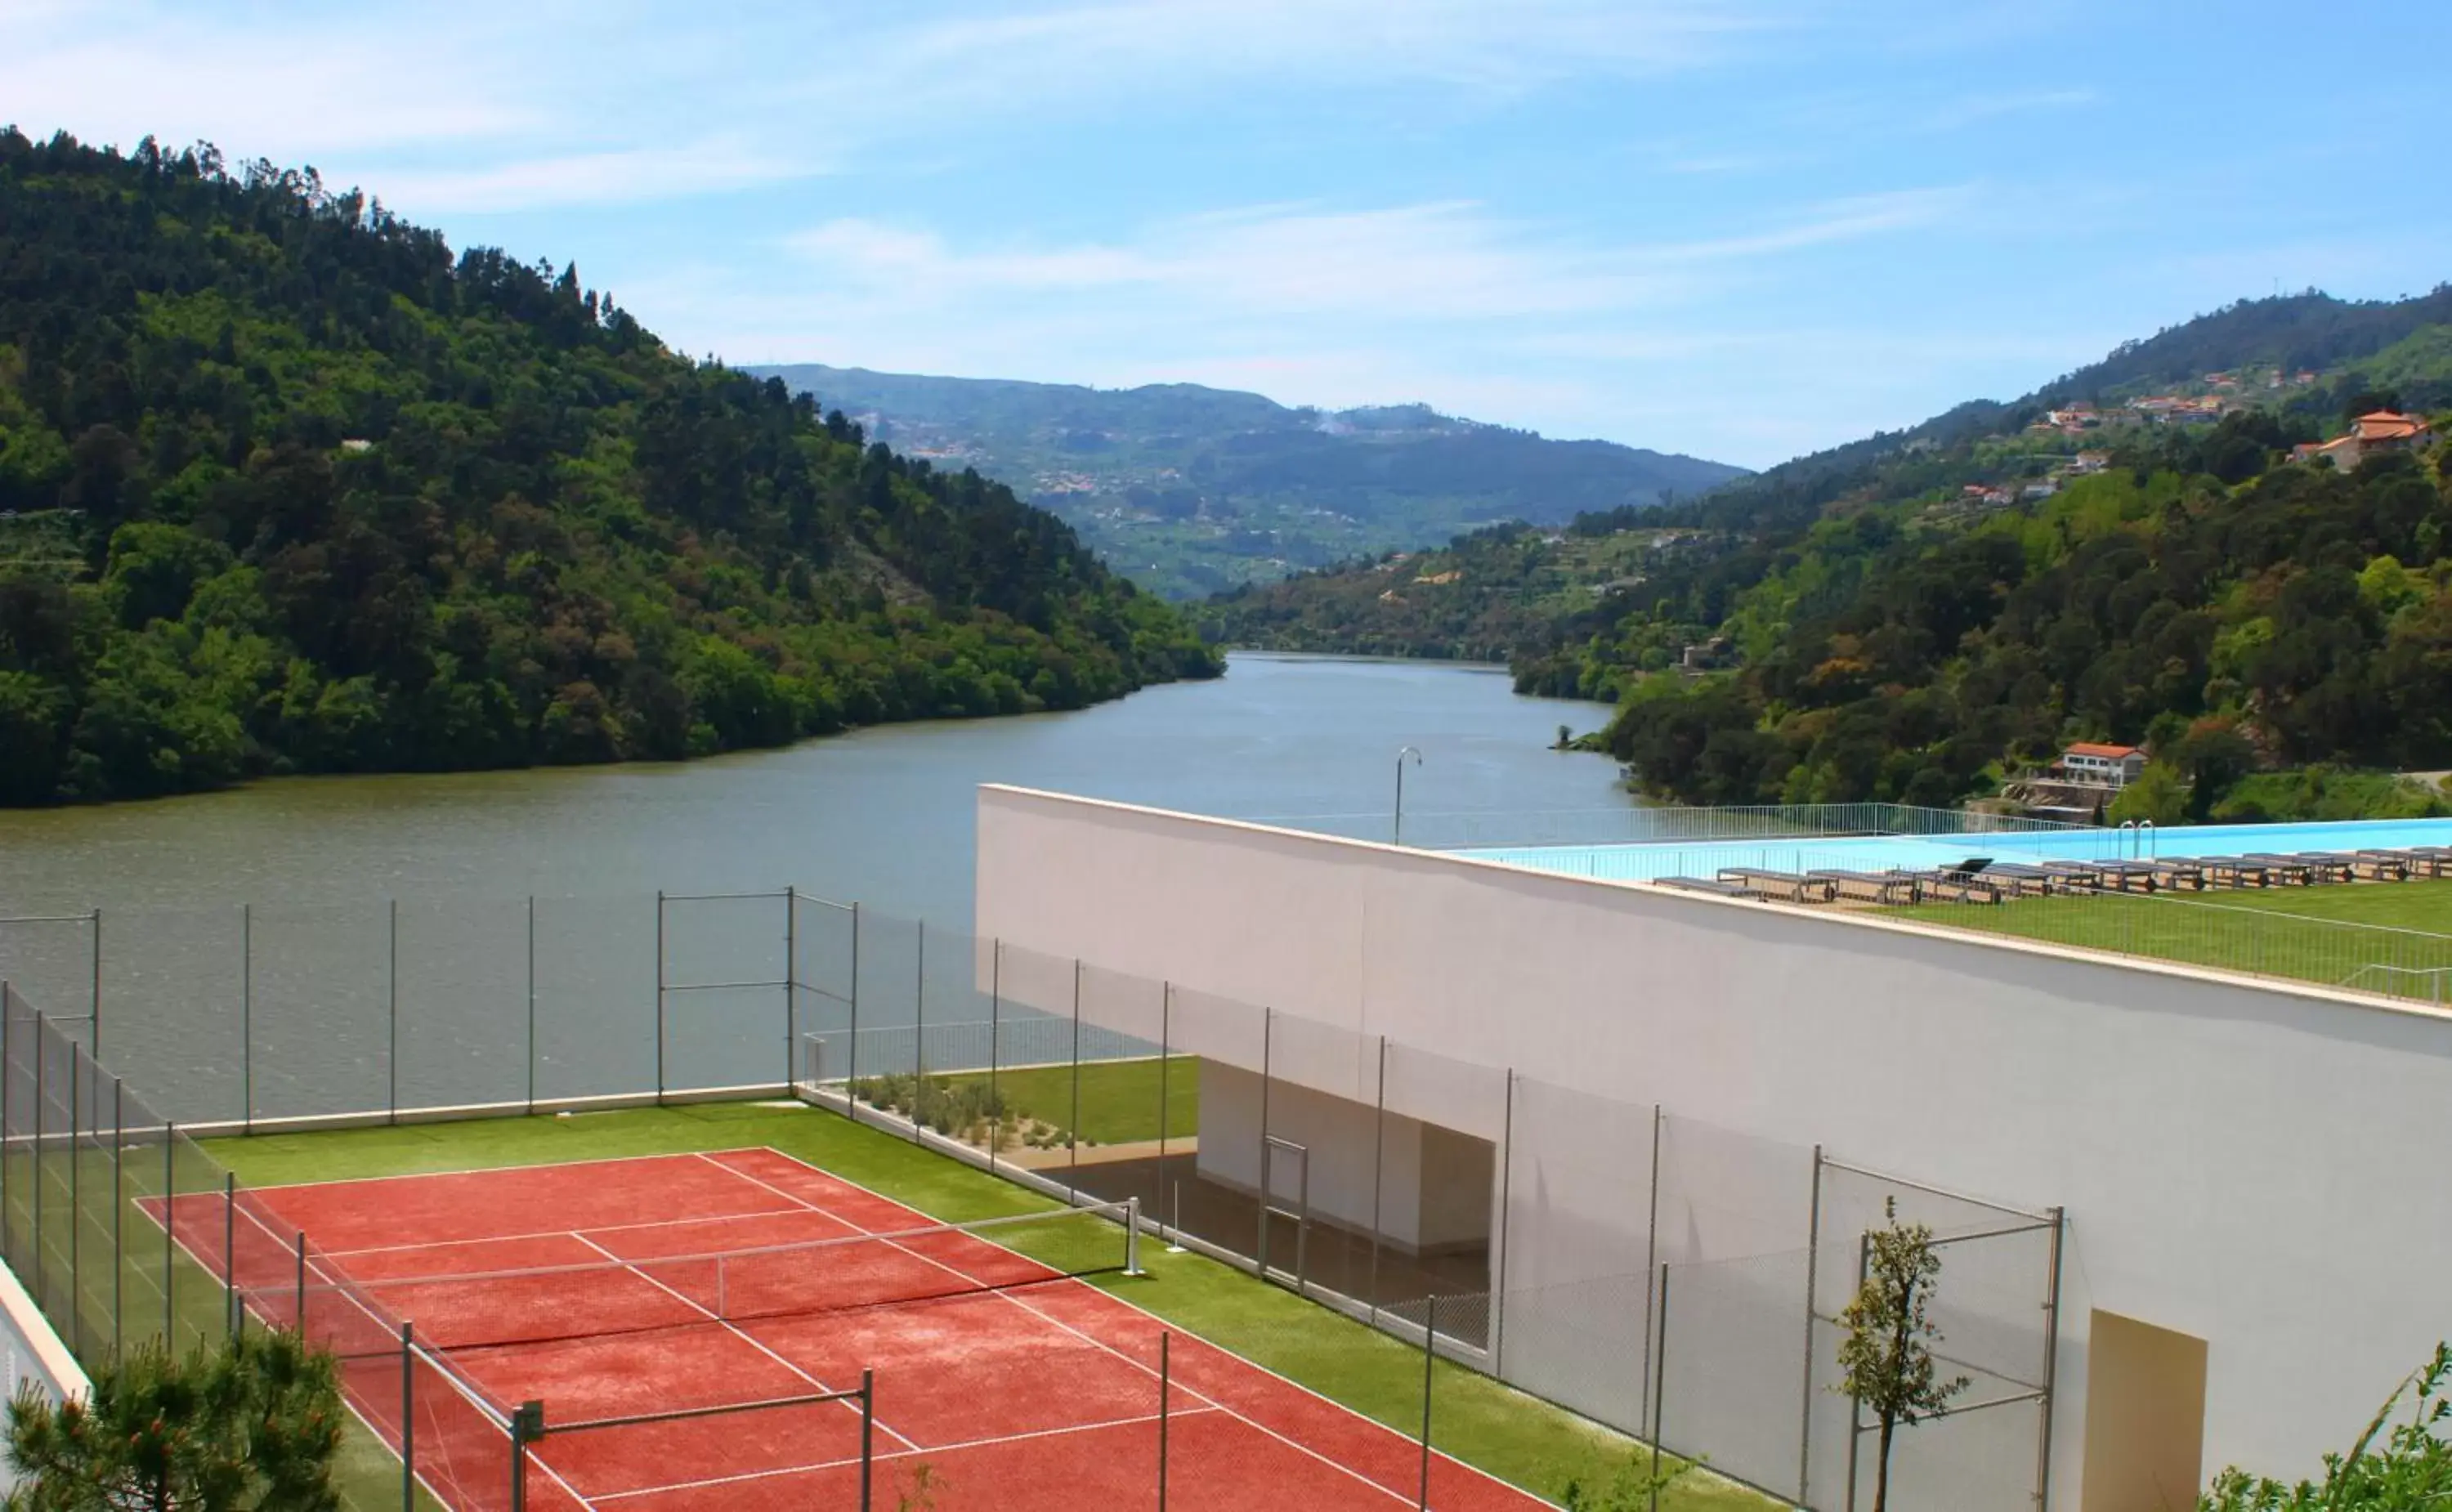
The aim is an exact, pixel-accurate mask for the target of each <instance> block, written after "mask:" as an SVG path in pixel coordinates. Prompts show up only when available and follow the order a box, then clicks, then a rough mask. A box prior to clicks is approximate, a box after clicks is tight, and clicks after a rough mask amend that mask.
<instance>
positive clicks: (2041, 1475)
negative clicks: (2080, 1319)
mask: <svg viewBox="0 0 2452 1512" xmlns="http://www.w3.org/2000/svg"><path fill="white" fill-rule="evenodd" d="M2051 1214H2052V1252H2051V1267H2052V1273H2051V1280H2050V1283H2049V1286H2048V1288H2047V1291H2046V1293H2045V1300H2044V1408H2043V1412H2042V1414H2041V1416H2042V1419H2043V1421H2042V1422H2041V1423H2040V1424H2037V1425H2036V1430H2035V1441H2036V1442H2035V1509H2036V1512H2047V1509H2048V1508H2049V1507H2050V1506H2051V1504H2052V1404H2053V1402H2054V1401H2055V1400H2056V1399H2057V1398H2058V1397H2059V1395H2060V1365H2061V1230H2062V1229H2063V1228H2065V1227H2067V1223H2068V1218H2067V1212H2066V1209H2065V1208H2057V1207H2056V1208H2052V1209H2051Z"/></svg>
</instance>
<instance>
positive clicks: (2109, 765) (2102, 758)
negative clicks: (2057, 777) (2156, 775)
mask: <svg viewBox="0 0 2452 1512" xmlns="http://www.w3.org/2000/svg"><path fill="white" fill-rule="evenodd" d="M2061 771H2062V772H2063V773H2065V774H2066V775H2067V776H2068V779H2069V780H2070V781H2072V782H2100V783H2102V784H2104V785H2105V786H2106V787H2113V788H2125V787H2126V786H2128V784H2130V783H2131V782H2134V781H2136V780H2137V778H2138V777H2139V776H2141V775H2142V774H2143V773H2144V772H2145V752H2143V751H2140V750H2138V749H2137V748H2136V747H2135V746H2133V745H2096V744H2094V743H2093V742H2091V741H2086V740H2081V741H2079V742H2078V743H2077V744H2075V745H2073V746H2070V747H2069V748H2068V749H2067V750H2066V751H2064V752H2062V753H2061Z"/></svg>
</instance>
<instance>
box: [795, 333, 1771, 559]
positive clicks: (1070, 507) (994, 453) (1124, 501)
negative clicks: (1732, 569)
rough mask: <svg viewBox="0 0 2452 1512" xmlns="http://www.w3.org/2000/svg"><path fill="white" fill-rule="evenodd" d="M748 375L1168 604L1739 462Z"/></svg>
mask: <svg viewBox="0 0 2452 1512" xmlns="http://www.w3.org/2000/svg"><path fill="white" fill-rule="evenodd" d="M760 371H761V372H765V373H770V374H772V375H774V376H777V377H780V378H781V379H782V380H783V381H784V382H785V383H788V384H790V385H791V386H792V388H793V389H794V390H795V391H806V392H811V393H814V394H816V395H817V396H818V398H819V399H820V400H821V402H822V403H826V404H827V405H829V406H836V405H840V407H842V408H843V409H844V410H845V411H847V412H848V413H850V414H852V415H854V416H866V417H869V418H870V419H871V420H872V422H874V423H875V424H877V425H879V426H880V427H882V434H883V435H884V436H885V437H886V438H887V439H889V440H892V441H893V442H895V443H896V444H897V445H900V446H903V447H906V448H910V449H915V450H918V451H920V452H922V453H924V454H927V455H931V456H937V457H939V458H941V459H943V460H944V461H946V462H948V463H959V464H968V465H975V466H977V467H978V468H979V470H980V471H982V472H984V473H986V474H988V475H989V476H990V477H993V478H998V479H1001V480H1003V481H1006V482H1009V483H1011V484H1013V486H1014V487H1015V488H1017V489H1018V490H1020V491H1021V493H1022V494H1023V495H1024V497H1026V498H1029V499H1030V500H1032V501H1034V502H1036V503H1038V504H1039V505H1041V506H1042V507H1044V508H1047V509H1051V510H1054V511H1055V512H1056V513H1057V514H1058V515H1060V516H1061V517H1063V518H1064V519H1065V520H1067V521H1069V522H1070V523H1071V524H1072V525H1073V526H1074V527H1075V528H1076V529H1078V530H1079V531H1080V532H1081V533H1082V538H1083V539H1084V540H1087V541H1088V542H1089V543H1090V545H1091V546H1092V547H1094V548H1095V549H1097V551H1098V552H1099V554H1100V555H1101V556H1102V557H1104V558H1105V559H1106V560H1107V561H1108V562H1109V563H1111V564H1112V565H1113V566H1114V567H1115V568H1116V569H1117V571H1119V572H1122V573H1125V574H1127V575H1129V576H1131V577H1133V578H1135V579H1138V580H1139V581H1140V582H1141V583H1142V584H1143V585H1144V586H1146V587H1149V588H1152V589H1155V590H1156V591H1157V592H1159V593H1161V594H1165V595H1167V596H1169V597H1184V596H1190V595H1196V594H1204V593H1210V592H1213V591H1216V590H1219V589H1225V588H1229V587H1232V586H1234V585H1236V584H1240V583H1245V582H1268V581H1274V580H1275V579H1279V578H1282V577H1284V576H1285V575H1286V574H1287V573H1289V572H1294V571H1301V570H1304V569H1307V568H1315V567H1321V566H1326V565H1328V564H1329V563H1332V562H1335V561H1339V560H1344V559H1347V558H1350V557H1354V556H1355V555H1357V554H1359V555H1371V554H1375V553H1379V552H1384V551H1392V550H1407V549H1414V548H1418V547H1422V546H1428V545H1433V544H1435V543H1436V542H1438V541H1442V540H1447V539H1449V538H1450V537H1452V536H1453V535H1455V534H1456V533H1457V532H1459V531H1464V530H1469V529H1472V528H1473V527H1475V526H1478V525H1486V524H1491V523H1493V522H1497V521H1506V520H1529V521H1531V522H1532V523H1534V524H1564V523H1566V522H1567V521H1568V520H1572V519H1573V518H1574V517H1575V516H1576V515H1578V514H1584V513H1591V512H1594V511H1600V510H1610V509H1617V508H1622V507H1632V508H1650V507H1651V506H1652V505H1654V504H1658V503H1660V502H1662V501H1665V500H1667V499H1669V498H1671V497H1672V496H1674V497H1684V496H1689V495H1692V494H1697V493H1700V492H1702V491H1703V490H1704V489H1707V488H1710V487H1711V486H1712V485H1714V484H1717V483H1721V482H1725V481H1728V480H1729V479H1730V478H1734V477H1737V476H1740V474H1741V472H1742V469H1739V468H1735V467H1730V466H1727V465H1724V464H1722V463H1719V462H1711V461H1701V460H1699V459H1697V458H1693V457H1683V456H1667V455H1663V454H1662V453H1659V452H1656V451H1648V450H1643V449H1641V448H1637V447H1632V446H1621V445H1618V444H1616V443H1614V442H1601V441H1553V440H1551V439H1549V438H1547V437H1543V436H1538V435H1535V434H1533V433H1532V432H1530V431H1523V430H1513V429H1511V428H1509V427H1507V426H1503V425H1487V424H1482V423H1480V422H1475V421H1470V420H1460V419H1457V418H1456V417H1453V416H1450V415H1442V414H1439V413H1437V412H1436V411H1434V410H1433V409H1431V408H1430V407H1428V406H1427V405H1422V404H1398V405H1388V406H1381V407H1375V408H1367V409H1350V410H1341V411H1324V410H1317V409H1309V408H1290V407H1288V406H1286V405H1283V404H1278V403H1275V402H1273V401H1271V400H1268V399H1264V398H1262V397H1261V396H1259V395H1257V394H1245V393H1236V392H1234V391H1232V390H1228V389H1216V388H1205V387H1203V386H1201V385H1199V384H1197V383H1155V384H1150V385H1148V386H1146V387H1142V388H1132V389H1097V388H1083V387H1079V386H1078V385H1074V384H1068V383H1015V382H1010V381H1002V380H990V379H967V378H929V377H922V376H918V375H914V374H908V373H873V372H869V371H867V370H865V369H861V368H839V367H824V366H820V365H818V364H815V363H802V364H800V365H796V366H790V367H776V368H765V369H760Z"/></svg>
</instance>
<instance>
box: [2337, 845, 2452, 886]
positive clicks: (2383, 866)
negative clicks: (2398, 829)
mask: <svg viewBox="0 0 2452 1512" xmlns="http://www.w3.org/2000/svg"><path fill="white" fill-rule="evenodd" d="M2359 860H2363V863H2368V865H2371V868H2376V880H2379V882H2405V880H2410V877H2444V874H2452V853H2442V851H2430V848H2425V846H2421V848H2415V851H2362V853H2359ZM2393 870H2398V873H2401V874H2398V877H2393V874H2391V873H2393Z"/></svg>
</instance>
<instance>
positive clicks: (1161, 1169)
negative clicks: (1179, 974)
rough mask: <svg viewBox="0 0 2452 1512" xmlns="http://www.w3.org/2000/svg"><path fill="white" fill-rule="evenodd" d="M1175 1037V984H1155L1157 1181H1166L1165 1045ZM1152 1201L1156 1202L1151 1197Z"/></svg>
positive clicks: (1164, 982)
mask: <svg viewBox="0 0 2452 1512" xmlns="http://www.w3.org/2000/svg"><path fill="white" fill-rule="evenodd" d="M1174 1035H1175V984H1174V983H1173V982H1169V981H1160V982H1159V983H1158V984H1157V1179H1158V1180H1160V1181H1164V1180H1165V1179H1166V1071H1167V1062H1166V1043H1167V1041H1168V1040H1169V1039H1172V1038H1173V1037H1174ZM1151 1200H1152V1201H1157V1197H1155V1196H1154V1197H1153V1198H1152V1199H1151Z"/></svg>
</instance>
